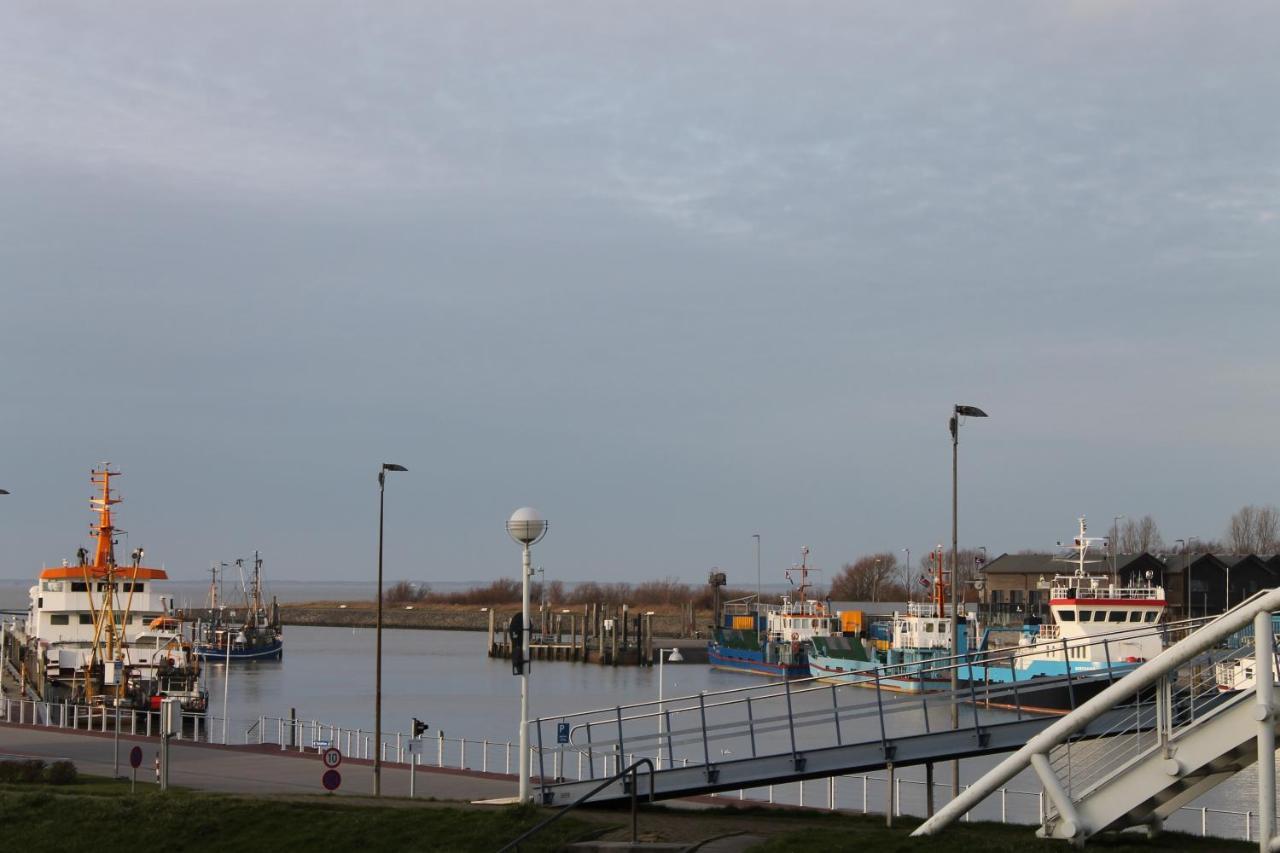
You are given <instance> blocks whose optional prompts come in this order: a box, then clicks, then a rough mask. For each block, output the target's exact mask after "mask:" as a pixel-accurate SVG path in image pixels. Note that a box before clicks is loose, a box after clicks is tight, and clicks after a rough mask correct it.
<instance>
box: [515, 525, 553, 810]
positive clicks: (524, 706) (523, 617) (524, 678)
mask: <svg viewBox="0 0 1280 853" xmlns="http://www.w3.org/2000/svg"><path fill="white" fill-rule="evenodd" d="M507 533H508V534H509V535H510V536H511V538H512V539H514V540H516V541H517V542H519V543H520V544H521V545H523V546H524V562H523V563H522V566H521V570H520V599H521V610H520V662H521V666H520V802H522V803H524V802H528V800H529V671H528V667H529V575H531V574H532V573H533V572H532V570H531V568H530V567H531V566H532V563H531V562H530V558H529V546H530V545H533V544H534V543H535V542H538V541H540V540H541V539H542V537H544V536H546V535H547V522H546V520H545V519H544V518H543V517H542V516H541V515H539V513H538V511H537V510H536V509H534V508H533V507H528V506H522V507H520V509H518V510H516V511H515V512H513V513H511V518H509V519H507Z"/></svg>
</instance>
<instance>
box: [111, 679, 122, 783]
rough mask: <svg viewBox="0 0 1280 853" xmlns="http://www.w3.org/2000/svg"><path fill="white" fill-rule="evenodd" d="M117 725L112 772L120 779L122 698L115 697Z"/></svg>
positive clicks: (113, 776)
mask: <svg viewBox="0 0 1280 853" xmlns="http://www.w3.org/2000/svg"><path fill="white" fill-rule="evenodd" d="M115 710H116V725H115V733H114V734H113V735H112V737H111V740H112V742H113V751H114V753H115V769H114V770H112V772H111V776H112V778H117V779H118V778H119V777H120V697H119V696H117V697H115Z"/></svg>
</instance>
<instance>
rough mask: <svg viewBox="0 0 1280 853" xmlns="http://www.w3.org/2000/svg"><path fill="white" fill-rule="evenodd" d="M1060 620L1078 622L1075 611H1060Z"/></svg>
mask: <svg viewBox="0 0 1280 853" xmlns="http://www.w3.org/2000/svg"><path fill="white" fill-rule="evenodd" d="M1058 619H1059V620H1060V621H1062V622H1074V621H1076V612H1075V611H1074V610H1059V611H1058Z"/></svg>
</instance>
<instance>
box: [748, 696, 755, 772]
mask: <svg viewBox="0 0 1280 853" xmlns="http://www.w3.org/2000/svg"><path fill="white" fill-rule="evenodd" d="M747 733H748V734H750V735H751V757H752V758H755V757H756V721H755V717H753V716H752V715H751V697H750V696H748V697H747Z"/></svg>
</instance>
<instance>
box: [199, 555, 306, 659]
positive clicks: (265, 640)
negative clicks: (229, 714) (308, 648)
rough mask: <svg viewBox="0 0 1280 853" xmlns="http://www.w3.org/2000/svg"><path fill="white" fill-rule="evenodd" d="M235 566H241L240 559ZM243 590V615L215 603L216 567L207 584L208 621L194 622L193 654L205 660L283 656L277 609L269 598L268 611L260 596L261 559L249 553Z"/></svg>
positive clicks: (216, 587) (216, 594)
mask: <svg viewBox="0 0 1280 853" xmlns="http://www.w3.org/2000/svg"><path fill="white" fill-rule="evenodd" d="M236 565H237V566H240V567H243V565H244V561H243V560H237V561H236ZM243 581H244V579H243V575H242V576H241V583H242V588H243V589H244V593H245V597H244V605H245V606H244V608H243V611H242V612H243V614H244V618H243V619H240V618H238V617H237V611H236V610H227V609H226V608H225V607H219V606H218V588H219V584H218V576H217V568H216V567H215V568H214V569H213V581H212V582H211V584H210V588H209V596H210V605H211V606H210V608H209V611H208V613H209V618H208V621H205V620H203V619H202V620H200V621H198V622H197V623H196V643H195V653H196V655H198V656H199V657H201V658H203V659H205V660H208V661H220V660H221V661H227V660H232V661H245V660H280V659H282V658H283V657H284V632H283V629H282V627H281V625H280V608H279V606H278V605H277V604H276V602H275V600H274V599H273V600H272V602H271V608H270V610H268V608H267V607H266V605H265V604H264V603H263V598H262V558H261V557H259V556H258V552H256V551H255V552H254V554H253V576H252V579H251V581H250V584H249V586H248V587H247V588H246V587H243Z"/></svg>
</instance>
